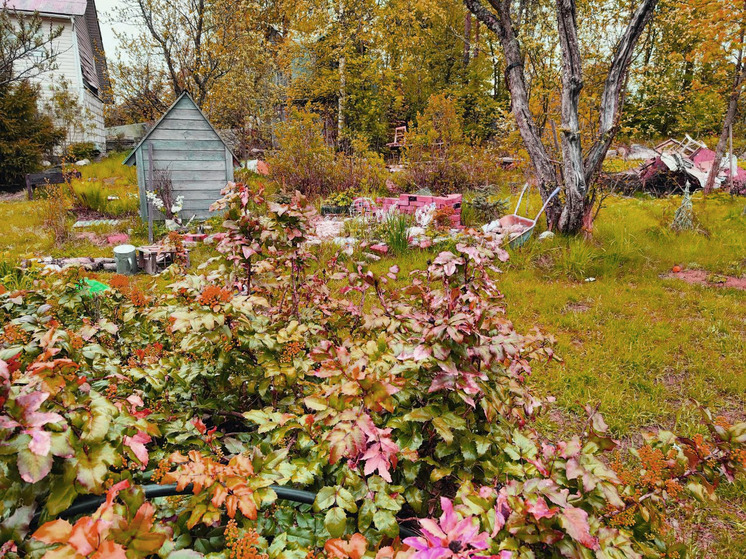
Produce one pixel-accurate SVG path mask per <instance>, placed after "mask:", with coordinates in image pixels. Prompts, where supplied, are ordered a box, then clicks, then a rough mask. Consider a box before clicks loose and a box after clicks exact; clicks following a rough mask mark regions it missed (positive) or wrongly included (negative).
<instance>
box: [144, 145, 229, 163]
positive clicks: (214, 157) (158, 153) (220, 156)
mask: <svg viewBox="0 0 746 559" xmlns="http://www.w3.org/2000/svg"><path fill="white" fill-rule="evenodd" d="M224 159H225V153H224V152H221V151H218V150H210V151H205V150H194V151H193V150H184V149H181V150H179V149H158V145H157V144H156V145H155V151H154V152H153V160H154V161H156V162H160V161H223V160H224Z"/></svg>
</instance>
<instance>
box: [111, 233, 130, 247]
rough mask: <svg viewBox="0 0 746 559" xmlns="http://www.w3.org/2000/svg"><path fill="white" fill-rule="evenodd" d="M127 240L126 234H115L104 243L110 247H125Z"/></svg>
mask: <svg viewBox="0 0 746 559" xmlns="http://www.w3.org/2000/svg"><path fill="white" fill-rule="evenodd" d="M129 240H130V237H129V235H127V234H126V233H117V234H116V235H109V236H108V237H106V242H107V243H109V244H110V245H126V244H127V242H128V241H129Z"/></svg>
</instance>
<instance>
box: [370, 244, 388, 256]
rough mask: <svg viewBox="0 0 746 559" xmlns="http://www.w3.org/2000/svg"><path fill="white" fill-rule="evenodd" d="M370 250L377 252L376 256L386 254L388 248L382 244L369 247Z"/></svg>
mask: <svg viewBox="0 0 746 559" xmlns="http://www.w3.org/2000/svg"><path fill="white" fill-rule="evenodd" d="M370 250H372V251H373V252H377V253H378V254H388V253H389V247H388V246H387V245H385V244H383V243H381V244H377V245H371V247H370Z"/></svg>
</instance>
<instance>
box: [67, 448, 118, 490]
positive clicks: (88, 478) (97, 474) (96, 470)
mask: <svg viewBox="0 0 746 559" xmlns="http://www.w3.org/2000/svg"><path fill="white" fill-rule="evenodd" d="M76 459H77V470H78V476H77V479H78V482H79V483H80V484H81V485H82V486H83V487H85V488H86V489H88V490H90V491H95V490H96V489H100V488H101V486H102V485H103V483H104V476H105V475H106V473H107V472H108V471H109V470H108V466H112V465H114V463H115V462H116V459H117V456H116V453H115V452H114V449H113V448H112V447H111V446H110V445H108V444H107V445H102V446H98V447H94V448H92V449H89V451H88V453H87V454H86V453H85V452H84V451H80V453H79V454H78V455H77V458H76Z"/></svg>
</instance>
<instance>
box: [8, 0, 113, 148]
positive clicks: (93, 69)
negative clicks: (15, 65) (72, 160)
mask: <svg viewBox="0 0 746 559" xmlns="http://www.w3.org/2000/svg"><path fill="white" fill-rule="evenodd" d="M7 6H8V8H11V9H15V10H17V11H18V12H30V13H33V12H39V14H40V15H41V16H42V18H43V19H44V22H45V24H46V23H47V22H48V23H49V25H50V27H51V28H57V27H62V34H61V35H60V37H59V38H58V39H56V40H55V42H54V44H53V46H52V48H53V50H54V52H55V53H56V54H57V56H56V58H55V64H54V67H53V69H51V70H49V71H48V72H46V73H43V74H41V75H39V76H37V77H35V78H33V80H34V81H36V82H37V83H39V84H40V86H41V91H42V102H46V101H48V100H49V99H50V97H51V94H52V91H51V88H52V87H53V86H59V85H60V84H61V83H62V82H63V81H66V82H67V84H68V88H69V91H70V92H71V93H74V94H76V95H77V97H78V100H79V102H80V104H81V108H82V109H83V111H82V114H83V115H84V116H83V119H84V122H83V126H81V127H79V128H78V127H76V128H75V129H70V130H69V131H68V142H69V143H76V142H93V143H94V144H96V146H97V147H98V149H100V150H101V151H102V152H103V151H104V150H105V149H106V129H105V127H104V103H105V102H106V101H107V100H108V99H109V95H110V93H109V91H110V87H109V80H108V73H107V71H106V55H105V54H104V45H103V41H102V40H101V29H100V27H99V23H98V13H97V12H96V2H95V0H8V3H7ZM0 7H2V3H0Z"/></svg>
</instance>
